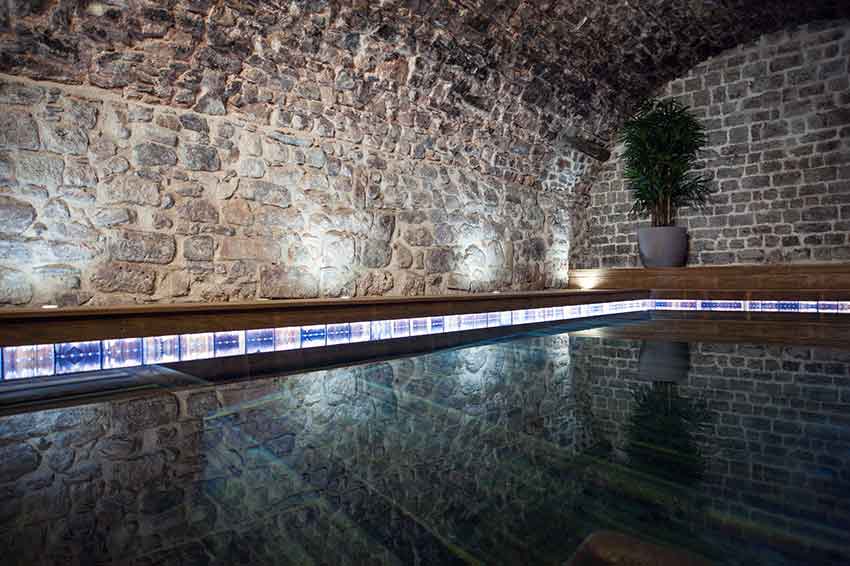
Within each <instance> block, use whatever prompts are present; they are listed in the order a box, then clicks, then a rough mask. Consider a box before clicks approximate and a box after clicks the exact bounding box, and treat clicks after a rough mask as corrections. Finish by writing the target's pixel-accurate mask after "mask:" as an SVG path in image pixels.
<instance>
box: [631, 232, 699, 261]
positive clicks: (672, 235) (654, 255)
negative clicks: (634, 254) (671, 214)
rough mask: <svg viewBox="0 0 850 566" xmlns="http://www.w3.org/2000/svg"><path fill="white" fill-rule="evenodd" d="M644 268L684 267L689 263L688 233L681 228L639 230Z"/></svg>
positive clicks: (639, 246) (641, 259)
mask: <svg viewBox="0 0 850 566" xmlns="http://www.w3.org/2000/svg"><path fill="white" fill-rule="evenodd" d="M638 249H639V250H640V261H641V263H643V266H644V267H684V266H685V264H686V263H688V231H687V230H686V229H685V228H682V227H681V226H656V227H652V228H638Z"/></svg>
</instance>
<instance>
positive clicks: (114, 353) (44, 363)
mask: <svg viewBox="0 0 850 566" xmlns="http://www.w3.org/2000/svg"><path fill="white" fill-rule="evenodd" d="M653 310H659V311H714V312H799V313H827V314H850V301H785V300H781V301H735V300H682V299H664V300H655V299H647V300H634V301H618V302H610V303H594V304H586V305H570V306H562V307H547V308H540V309H520V310H514V311H501V312H490V313H473V314H464V315H445V316H431V317H419V318H409V319H408V318H403V319H395V320H371V321H360V322H352V323H339V324H327V325H325V324H320V325H312V326H291V327H284V328H262V329H257V330H237V331H229V332H203V333H199V334H182V335H171V336H150V337H146V338H122V339H115V340H95V341H88V342H67V343H62V344H41V345H34V346H13V347H7V348H3V349H2V359H0V362H2V363H0V367H2V374H0V375H1V376H2V377H0V379H2V380H15V379H27V378H34V377H44V376H51V375H62V374H68V373H78V372H87V371H96V370H100V369H116V368H127V367H136V366H142V365H152V364H167V363H173V362H178V361H190V360H204V359H210V358H222V357H227V356H240V355H243V354H256V353H261V352H272V351H275V352H281V351H286V350H298V349H302V348H317V347H323V346H337V345H340V344H354V343H361V342H370V341H377V340H389V339H393V338H407V337H415V336H425V335H428V334H442V333H449V332H460V331H465V330H476V329H483V328H498V327H506V326H521V325H525V324H537V323H541V322H558V321H567V320H573V319H578V318H587V317H596V316H606V315H613V314H623V313H634V312H647V311H653Z"/></svg>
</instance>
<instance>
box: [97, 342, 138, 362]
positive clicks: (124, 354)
mask: <svg viewBox="0 0 850 566" xmlns="http://www.w3.org/2000/svg"><path fill="white" fill-rule="evenodd" d="M142 353H143V352H142V339H141V338H124V339H121V340H104V341H103V369H114V368H129V367H137V366H140V365H142V363H143V361H144V359H143V355H142Z"/></svg>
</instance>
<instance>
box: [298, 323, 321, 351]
mask: <svg viewBox="0 0 850 566" xmlns="http://www.w3.org/2000/svg"><path fill="white" fill-rule="evenodd" d="M325 344H327V327H326V326H325V325H324V324H314V325H312V326H302V327H301V347H302V348H317V347H319V346H324V345H325Z"/></svg>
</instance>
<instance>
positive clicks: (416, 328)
mask: <svg viewBox="0 0 850 566" xmlns="http://www.w3.org/2000/svg"><path fill="white" fill-rule="evenodd" d="M429 331H430V327H429V325H428V317H427V316H425V317H422V318H411V319H410V335H411V336H422V335H424V334H429V333H430V332H429Z"/></svg>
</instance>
